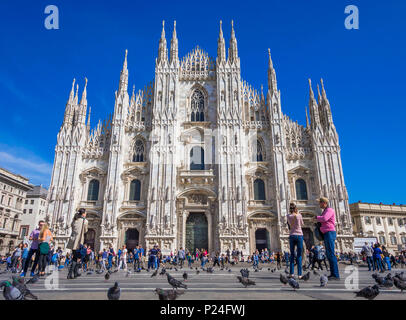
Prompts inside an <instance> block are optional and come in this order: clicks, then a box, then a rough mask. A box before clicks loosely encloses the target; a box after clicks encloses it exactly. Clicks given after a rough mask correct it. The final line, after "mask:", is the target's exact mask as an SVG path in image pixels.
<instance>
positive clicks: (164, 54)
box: [158, 20, 168, 64]
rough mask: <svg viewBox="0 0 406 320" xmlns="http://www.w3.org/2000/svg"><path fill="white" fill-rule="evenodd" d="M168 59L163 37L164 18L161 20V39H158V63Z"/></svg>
mask: <svg viewBox="0 0 406 320" xmlns="http://www.w3.org/2000/svg"><path fill="white" fill-rule="evenodd" d="M165 61H168V48H167V46H166V38H165V20H162V33H161V39H160V40H159V49H158V64H159V63H164V62H165Z"/></svg>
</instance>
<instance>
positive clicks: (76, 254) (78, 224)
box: [66, 208, 88, 279]
mask: <svg viewBox="0 0 406 320" xmlns="http://www.w3.org/2000/svg"><path fill="white" fill-rule="evenodd" d="M87 226H88V221H87V220H86V209H83V208H81V209H79V210H78V212H77V213H76V214H75V216H74V217H73V221H72V224H71V227H72V234H71V236H70V238H69V241H68V244H67V245H66V248H67V249H71V250H72V262H71V264H70V266H69V273H68V277H67V278H68V279H74V278H77V277H79V276H80V274H79V273H78V269H79V267H80V264H79V263H78V259H80V258H81V253H80V249H81V247H82V246H83V243H84V241H85V233H86V232H87Z"/></svg>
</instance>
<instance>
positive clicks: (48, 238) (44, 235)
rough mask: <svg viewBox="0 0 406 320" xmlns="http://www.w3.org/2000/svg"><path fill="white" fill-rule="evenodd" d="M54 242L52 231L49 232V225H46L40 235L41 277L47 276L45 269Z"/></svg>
mask: <svg viewBox="0 0 406 320" xmlns="http://www.w3.org/2000/svg"><path fill="white" fill-rule="evenodd" d="M53 240H54V238H53V236H52V232H51V230H49V227H48V224H47V223H44V224H43V226H42V229H41V232H40V233H39V237H38V241H39V245H38V248H39V262H38V263H39V275H40V276H44V275H45V267H46V266H47V264H48V261H47V258H48V254H49V251H50V247H51V242H52V241H53Z"/></svg>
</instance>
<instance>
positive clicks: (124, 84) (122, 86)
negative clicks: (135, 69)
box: [118, 49, 128, 93]
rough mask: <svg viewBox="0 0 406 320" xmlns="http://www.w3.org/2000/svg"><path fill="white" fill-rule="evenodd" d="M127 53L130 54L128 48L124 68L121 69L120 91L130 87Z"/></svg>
mask: <svg viewBox="0 0 406 320" xmlns="http://www.w3.org/2000/svg"><path fill="white" fill-rule="evenodd" d="M127 54H128V50H127V49H126V50H125V57H124V62H123V69H122V70H121V73H120V84H119V86H118V91H119V92H120V93H121V92H125V91H127V87H128V69H127Z"/></svg>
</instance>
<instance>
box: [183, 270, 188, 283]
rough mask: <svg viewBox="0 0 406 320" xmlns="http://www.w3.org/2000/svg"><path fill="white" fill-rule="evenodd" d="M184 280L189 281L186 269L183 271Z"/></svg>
mask: <svg viewBox="0 0 406 320" xmlns="http://www.w3.org/2000/svg"><path fill="white" fill-rule="evenodd" d="M183 280H185V281H187V272H186V271H185V272H184V273H183Z"/></svg>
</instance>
